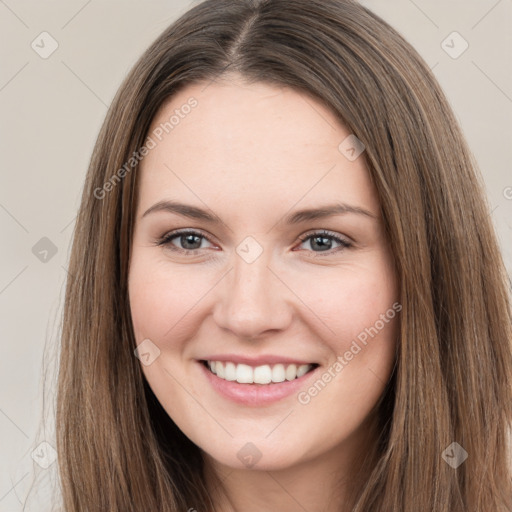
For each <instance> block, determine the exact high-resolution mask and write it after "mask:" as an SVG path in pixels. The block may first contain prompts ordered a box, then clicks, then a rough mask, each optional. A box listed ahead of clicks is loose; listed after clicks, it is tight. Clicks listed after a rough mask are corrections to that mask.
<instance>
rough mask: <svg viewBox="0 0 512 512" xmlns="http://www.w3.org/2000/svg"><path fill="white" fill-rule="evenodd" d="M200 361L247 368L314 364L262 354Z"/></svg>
mask: <svg viewBox="0 0 512 512" xmlns="http://www.w3.org/2000/svg"><path fill="white" fill-rule="evenodd" d="M201 361H223V362H232V363H235V364H247V365H249V366H262V365H265V364H296V365H297V366H300V365H303V364H316V363H314V362H312V361H311V360H309V361H305V360H301V359H295V358H293V357H286V356H279V355H272V354H262V355H260V356H257V357H248V356H247V355H245V356H241V355H240V356H239V355H236V354H213V355H211V356H207V357H204V358H202V359H201Z"/></svg>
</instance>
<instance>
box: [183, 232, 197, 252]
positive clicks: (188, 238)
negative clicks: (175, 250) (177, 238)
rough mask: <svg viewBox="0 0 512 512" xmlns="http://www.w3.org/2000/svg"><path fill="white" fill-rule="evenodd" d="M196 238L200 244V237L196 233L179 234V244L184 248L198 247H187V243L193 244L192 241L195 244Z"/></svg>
mask: <svg viewBox="0 0 512 512" xmlns="http://www.w3.org/2000/svg"><path fill="white" fill-rule="evenodd" d="M194 239H196V241H195V242H194ZM197 240H199V245H201V240H200V237H199V236H197V235H192V234H191V235H182V236H181V244H182V245H183V247H184V248H185V249H198V248H199V247H188V246H187V244H189V243H190V244H192V245H194V243H196V244H197Z"/></svg>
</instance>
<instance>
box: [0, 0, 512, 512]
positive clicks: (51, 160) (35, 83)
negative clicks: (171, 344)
mask: <svg viewBox="0 0 512 512" xmlns="http://www.w3.org/2000/svg"><path fill="white" fill-rule="evenodd" d="M290 1H292V0H290ZM195 3H196V2H188V1H185V0H169V1H166V2H165V1H148V0H145V1H142V0H137V1H135V0H131V1H127V0H125V1H123V2H121V1H109V0H88V1H87V0H66V1H64V0H52V1H36V0H30V1H28V0H5V1H4V0H0V34H1V35H0V37H1V45H0V55H1V67H0V109H1V110H0V112H1V115H0V123H1V125H0V126H1V132H0V133H1V137H0V149H1V155H2V162H1V187H0V227H1V230H2V243H1V246H2V253H1V254H2V261H1V265H0V308H1V312H2V314H1V323H0V329H1V331H0V335H1V347H2V352H1V355H2V357H0V512H17V511H21V510H22V504H21V503H22V502H23V500H24V496H25V494H26V493H27V491H28V489H29V488H30V486H31V484H32V481H33V479H34V476H37V477H38V478H40V479H41V480H42V481H44V480H45V479H47V477H48V476H49V475H50V474H52V471H53V472H54V471H55V469H56V466H57V465H56V463H55V462H54V460H55V454H54V451H53V447H54V442H53V438H52V435H53V433H52V421H51V416H52V414H53V412H54V411H53V408H52V405H51V402H52V400H53V399H54V392H55V389H54V388H53V387H52V386H53V384H52V383H53V381H54V371H55V362H56V350H57V349H56V347H57V345H56V344H57V342H58V330H59V322H60V314H61V308H62V302H63V298H64V284H65V279H66V277H67V270H66V269H67V260H68V256H69V249H70V243H71V239H72V234H73V228H74V219H75V216H76V212H77V208H78V206H79V199H80V194H81V188H82V185H83V181H84V177H85V173H86V170H87V166H88V162H89V158H90V155H91V152H92V148H93V145H94V142H95V140H96V136H97V134H98V131H99V129H100V126H101V123H102V122H103V119H104V116H105V114H106V111H107V108H108V105H109V104H110V102H111V100H112V98H113V97H114V94H115V92H116V90H117V88H118V86H119V85H120V83H121V81H122V79H123V78H124V76H125V75H126V73H127V72H128V70H129V69H130V68H131V66H132V65H133V64H134V63H135V61H136V59H137V58H138V57H139V55H140V54H141V53H142V52H143V51H144V50H145V49H146V48H147V46H148V45H149V44H150V43H151V42H152V41H153V40H154V39H155V38H156V37H157V36H158V35H159V34H160V33H161V32H162V31H163V30H164V29H165V28H166V27H167V26H168V25H169V24H170V23H171V22H172V21H173V20H174V19H176V18H177V17H178V16H180V15H181V14H182V13H184V12H185V11H186V10H187V9H188V8H189V7H190V6H192V5H194V4H195ZM362 3H363V4H364V5H366V6H367V7H369V8H370V9H372V10H373V11H374V12H376V13H377V14H379V15H380V16H382V17H383V18H384V19H385V20H386V21H388V22H389V23H390V24H391V25H392V26H394V27H395V28H396V29H397V30H398V31H399V32H400V33H402V35H403V36H404V37H405V38H406V39H407V40H408V41H409V42H410V43H411V44H412V45H413V46H414V47H415V48H416V49H417V50H418V52H419V53H420V54H421V55H422V56H423V58H424V59H425V61H426V62H427V64H428V65H429V66H430V67H431V68H432V69H433V71H434V73H435V75H436V76H437V78H438V79H439V81H440V83H441V85H442V87H443V88H444V90H445V92H446V94H447V96H448V99H449V100H450V102H451V104H452V106H453V109H454V110H455V113H456V116H457V118H458V119H459V121H460V123H461V125H462V128H463V130H464V133H465V135H466V137H467V139H468V142H469V145H470V147H471V149H472V151H473V153H474V155H475V158H476V160H477V162H478V164H479V166H480V169H481V172H482V174H483V177H484V180H485V185H486V189H487V196H488V201H489V215H491V216H492V219H493V221H494V224H495V226H496V229H497V232H498V235H499V238H500V243H501V246H502V250H503V257H504V260H505V263H506V266H507V269H508V271H509V274H510V275H512V236H511V228H512V172H511V167H510V162H511V161H512V122H511V119H512V116H511V114H512V76H511V69H512V55H511V49H512V44H511V43H512V31H511V30H510V27H511V26H512V24H511V22H512V0H388V1H382V0H380V1H379V0H364V1H363V2H362ZM45 347H46V349H47V352H46V360H45V366H44V368H43V357H44V356H45ZM52 358H53V359H52ZM43 369H46V371H47V373H46V387H45V388H44V389H45V395H44V396H43V382H44V381H45V375H44V374H43ZM43 398H44V399H45V406H46V408H47V414H48V422H47V425H48V426H47V428H46V429H42V427H41V418H42V406H43ZM40 443H43V444H40ZM46 466H48V467H46ZM41 499H43V498H41ZM30 510H38V511H41V510H43V507H42V504H39V505H36V506H35V507H34V508H30Z"/></svg>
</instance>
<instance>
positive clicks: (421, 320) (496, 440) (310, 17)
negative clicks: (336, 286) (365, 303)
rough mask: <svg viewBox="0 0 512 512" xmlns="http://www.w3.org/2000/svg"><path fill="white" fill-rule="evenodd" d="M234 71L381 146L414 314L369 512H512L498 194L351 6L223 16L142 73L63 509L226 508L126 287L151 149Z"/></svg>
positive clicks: (114, 134)
mask: <svg viewBox="0 0 512 512" xmlns="http://www.w3.org/2000/svg"><path fill="white" fill-rule="evenodd" d="M228 72H236V73H238V74H240V75H242V76H243V77H244V78H245V79H246V80H247V81H248V82H249V83H253V82H267V83H270V84H277V85H279V86H287V87H291V88H294V89H296V90H298V91H302V92H307V93H308V94H310V95H312V96H313V97H315V98H317V99H318V100H319V101H321V102H323V104H325V105H326V106H328V108H330V109H331V110H332V111H333V112H334V113H335V114H336V116H337V117H339V120H340V122H341V123H343V124H344V125H345V126H346V127H347V128H348V129H349V130H350V132H351V133H353V134H355V135H356V136H357V138H358V139H360V140H361V141H362V142H363V144H364V145H365V147H366V151H365V153H364V155H365V156H364V157H365V158H366V162H367V166H368V170H369V173H370V175H371V178H372V181H373V182H374V184H375V186H376V189H377V191H378V194H379V197H380V202H381V208H382V215H383V218H384V223H385V227H386V230H387V234H388V237H389V241H390V244H391V247H392V250H393V253H394V258H395V263H396V267H397V273H398V279H399V286H400V301H401V304H402V306H403V309H402V312H401V315H400V337H399V348H398V353H397V364H396V369H395V375H394V378H393V382H392V385H390V386H389V388H388V389H387V391H386V396H385V397H383V400H382V404H383V407H382V410H381V414H382V415H383V416H382V425H383V430H382V434H381V437H380V440H379V449H378V451H377V452H376V457H375V459H374V460H372V464H371V466H370V467H369V468H368V471H367V473H366V474H365V478H364V481H363V482H362V484H361V486H360V488H358V489H357V490H356V491H357V492H355V494H354V500H353V503H352V504H351V510H352V511H353V512H383V511H401V512H410V511H415V512H432V511H434V512H455V511H461V512H462V511H464V512H477V511H482V512H491V511H493V512H494V511H505V510H511V509H512V497H511V496H512V484H511V469H510V467H509V466H508V454H509V451H510V444H509V439H508V437H507V436H508V434H509V432H510V428H511V424H512V401H511V390H512V346H511V340H512V331H511V308H510V296H509V290H508V286H507V276H506V273H505V270H504V266H503V263H502V259H501V256H500V252H499V249H498V244H497V242H496V238H495V234H494V231H493V227H492V224H491V220H490V216H489V209H488V206H487V204H486V201H485V199H484V193H483V187H482V182H481V178H480V177H479V175H478V172H477V170H476V166H475V163H474V162H473V161H472V158H471V155H470V152H469V150H468V148H467V146H466V143H465V141H464V139H463V136H462V135H461V131H460V129H459V127H458V125H457V122H456V120H455V118H454V116H453V114H452V111H451V109H450V107H449V105H448V104H447V101H446V99H445V96H444V95H443V93H442V91H441V90H440V87H439V85H438V84H437V82H436V80H435V78H434V77H433V75H432V73H431V71H430V70H429V68H428V67H427V66H426V65H425V63H424V61H423V60H422V59H421V58H420V57H419V56H418V54H417V53H416V52H415V51H414V50H413V48H412V47H411V46H410V45H409V44H408V43H407V42H405V41H404V39H403V38H402V37H401V36H400V35H399V34H398V33H397V32H396V31H395V30H394V29H392V28H391V27H390V26H389V25H388V24H386V23H385V22H384V21H383V20H381V19H380V18H379V17H378V16H376V15H375V14H373V13H372V12H370V11H369V10H367V9H366V8H364V7H362V6H361V5H359V4H357V3H356V2H354V1H351V0H267V1H249V0H206V1H205V2H202V3H200V4H198V5H196V6H195V7H194V8H192V9H190V10H189V11H188V12H186V13H185V14H184V15H183V16H182V17H181V18H180V19H179V20H177V21H176V22H175V23H173V24H172V25H171V26H170V27H169V28H168V29H166V30H165V32H164V33H163V34H162V35H161V36H160V37H159V38H158V39H157V40H156V41H155V42H154V43H153V44H152V45H151V47H150V48H149V49H148V50H147V51H146V52H145V53H144V55H142V57H141V58H140V59H139V61H138V62H137V63H136V64H135V66H134V67H133V69H132V70H131V72H130V73H129V75H128V76H127V77H126V79H125V80H124V82H123V84H122V85H121V87H120V89H119V91H118V93H117V95H116V97H115V99H114V101H113V103H112V105H111V107H110V109H109V112H108V114H107V117H106V120H105V122H104V124H103V126H102V129H101V131H100V133H99V136H98V140H97V142H96V146H95V148H94V152H93V155H92V158H91V162H90V167H89V170H88V174H87V178H86V182H85V187H84V191H83V196H82V202H81V207H80V211H79V215H78V219H77V224H76V228H75V234H74V241H73V247H72V253H71V258H70V266H69V274H70V276H69V279H68V282H67V289H66V300H65V309H64V317H63V331H62V341H61V355H60V367H59V380H58V397H57V424H56V428H57V451H58V455H59V471H60V479H61V486H62V497H63V504H64V509H65V511H66V512H78V511H88V512H92V511H95V510H98V511H109V512H116V511H117V512H127V511H140V512H142V511H148V510H155V511H156V510H158V511H160V512H171V511H173V512H174V511H178V510H180V511H185V510H188V509H189V508H195V509H197V510H199V511H201V510H212V509H213V504H212V502H211V499H210V497H209V494H208V490H207V489H206V486H205V484H204V477H203V476H204V475H203V459H202V457H201V453H200V450H199V449H198V447H197V446H195V445H194V444H193V443H192V442H191V441H189V440H188V439H187V438H186V437H185V435H184V434H183V433H182V432H181V431H180V430H179V429H178V428H177V427H176V426H175V424H174V423H173V421H172V420H171V418H169V416H168V415H167V414H166V413H165V411H164V410H163V408H162V407H161V406H160V404H159V402H158V400H157V399H156V398H155V396H154V395H153V393H152V391H151V390H150V389H149V387H148V385H147V383H146V381H145V379H144V376H143V373H142V371H141V368H140V363H139V361H138V360H137V359H136V357H135V356H134V348H135V339H134V335H133V332H132V324H131V318H130V310H129V297H128V291H127V276H128V269H129V261H130V248H131V237H132V229H133V222H134V212H135V208H136V201H137V174H138V156H134V152H135V155H138V150H139V148H141V147H143V146H144V145H145V143H146V138H147V135H148V129H149V126H150V123H151V120H152V119H153V117H154V115H155V113H156V112H157V110H158V108H159V107H160V106H161V105H162V103H163V102H164V101H165V100H167V99H169V98H170V97H171V96H172V95H173V94H175V93H176V92H177V91H178V90H180V89H181V88H183V87H185V86H186V85H188V84H191V83H197V82H205V83H206V82H207V81H209V80H214V79H216V78H217V77H220V76H222V75H223V74H225V73H228ZM199 108H200V106H199ZM131 158H135V161H134V160H131V163H130V164H129V165H126V163H127V162H130V159H131ZM123 167H124V172H120V169H122V168H123ZM106 184H109V185H106ZM384 405H385V407H384ZM453 442H456V443H458V444H459V445H460V446H461V447H462V448H463V449H464V450H465V451H466V452H467V453H468V458H467V460H466V461H465V462H464V463H462V464H461V465H459V466H458V467H457V468H454V467H452V466H451V465H450V464H448V463H447V462H446V461H445V458H446V457H443V455H444V454H445V453H446V452H445V450H446V449H447V448H448V447H449V446H450V445H451V443H453ZM449 450H450V449H449ZM449 450H448V453H450V454H451V455H452V452H450V451H449ZM451 450H453V448H451ZM449 456H450V455H449Z"/></svg>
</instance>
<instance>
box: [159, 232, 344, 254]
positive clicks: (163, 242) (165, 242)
mask: <svg viewBox="0 0 512 512" xmlns="http://www.w3.org/2000/svg"><path fill="white" fill-rule="evenodd" d="M183 235H195V236H198V237H200V238H204V239H205V240H207V241H208V242H210V243H212V242H211V241H210V240H208V237H206V236H205V235H204V234H203V233H201V232H200V231H194V230H191V229H183V230H176V231H171V232H170V233H168V234H166V235H165V236H163V237H162V238H160V239H159V240H157V242H156V245H157V246H167V247H168V248H169V249H170V250H172V251H176V252H180V253H182V254H189V253H191V252H195V251H200V250H201V249H183V248H181V247H177V246H175V245H173V244H172V243H171V241H172V240H173V239H174V238H177V237H179V236H183ZM318 237H324V238H330V239H332V240H333V241H335V242H337V243H339V244H340V247H335V248H334V249H329V250H327V251H310V252H313V253H314V254H320V255H322V254H327V255H332V254H334V253H337V252H338V251H342V250H344V249H348V248H350V247H352V243H351V242H349V241H348V240H345V239H343V238H340V237H339V236H338V235H336V233H333V232H332V231H328V230H325V229H324V230H320V231H314V232H313V233H306V234H304V235H301V236H299V240H300V242H301V244H302V243H304V242H305V241H307V240H310V239H313V238H318Z"/></svg>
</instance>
